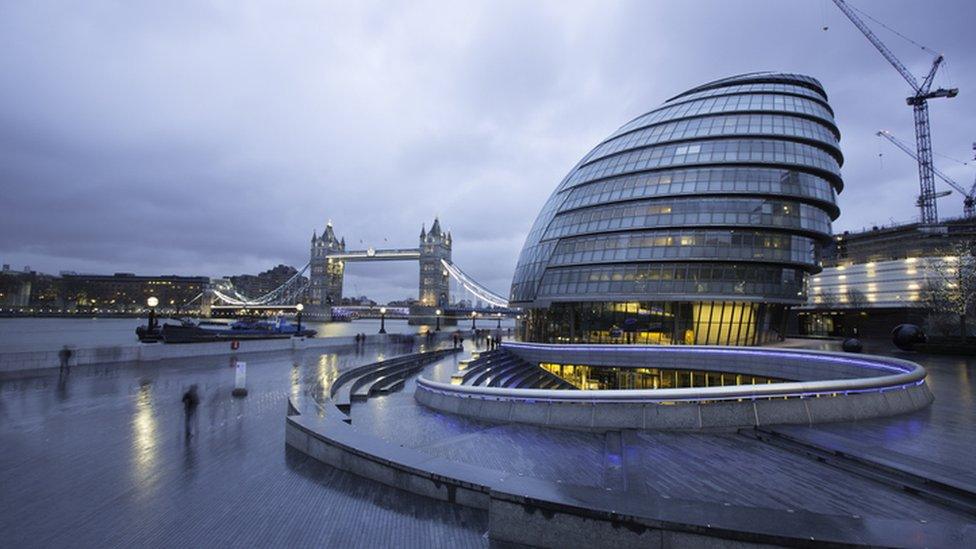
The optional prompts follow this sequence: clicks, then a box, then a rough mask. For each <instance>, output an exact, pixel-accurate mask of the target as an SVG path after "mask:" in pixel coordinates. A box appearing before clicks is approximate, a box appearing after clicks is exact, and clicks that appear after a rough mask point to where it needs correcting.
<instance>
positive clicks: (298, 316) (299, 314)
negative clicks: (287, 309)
mask: <svg viewBox="0 0 976 549" xmlns="http://www.w3.org/2000/svg"><path fill="white" fill-rule="evenodd" d="M295 310H296V311H298V314H297V315H295V317H296V320H298V335H301V333H302V311H304V310H305V306H304V305H302V304H301V303H299V304H298V305H295Z"/></svg>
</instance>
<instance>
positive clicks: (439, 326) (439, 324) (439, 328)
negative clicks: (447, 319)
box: [434, 309, 442, 332]
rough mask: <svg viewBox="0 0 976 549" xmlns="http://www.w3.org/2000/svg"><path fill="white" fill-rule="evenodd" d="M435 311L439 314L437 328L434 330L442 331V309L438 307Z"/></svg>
mask: <svg viewBox="0 0 976 549" xmlns="http://www.w3.org/2000/svg"><path fill="white" fill-rule="evenodd" d="M434 312H435V313H436V314H437V329H436V330H434V331H435V332H439V331H441V312H442V311H441V310H440V309H437V310H436V311H434Z"/></svg>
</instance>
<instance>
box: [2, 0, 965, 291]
mask: <svg viewBox="0 0 976 549" xmlns="http://www.w3.org/2000/svg"><path fill="white" fill-rule="evenodd" d="M851 3H852V4H853V5H855V6H857V7H859V8H861V9H863V10H865V11H866V12H868V13H870V14H871V15H873V16H874V17H876V18H877V19H879V20H881V21H883V22H885V23H886V24H888V25H889V26H891V27H893V28H895V29H897V30H899V31H901V32H902V33H904V34H905V35H907V36H909V37H911V38H913V39H914V40H916V41H918V42H920V43H922V44H925V45H927V46H929V47H931V48H933V49H936V50H938V51H942V52H944V53H945V55H946V58H947V64H946V68H945V70H943V71H942V72H941V73H940V76H939V78H938V79H937V81H936V85H937V86H947V87H948V86H953V87H958V88H960V93H959V96H958V97H956V98H955V99H950V100H944V99H940V100H935V101H933V102H932V103H931V108H930V110H931V116H932V133H933V142H934V146H935V149H936V151H937V152H940V153H943V154H945V155H948V156H951V157H955V158H957V159H960V160H969V159H971V158H972V150H971V149H970V147H971V144H972V142H973V141H974V140H976V127H974V123H973V122H974V119H976V116H974V115H976V77H974V74H976V70H974V69H976V62H974V59H973V52H974V51H976V38H974V34H973V21H976V2H973V1H971V0H958V1H948V0H946V1H931V2H917V1H912V0H899V1H880V0H875V1H868V0H853V1H852V2H851ZM824 25H827V26H828V27H829V28H828V30H826V31H824V30H822V27H823V26H824ZM876 28H877V27H876ZM877 32H878V34H879V36H881V38H882V39H883V40H885V41H886V42H887V43H888V44H889V46H890V47H891V48H892V49H893V50H894V51H895V52H896V54H897V55H899V56H900V57H901V58H902V59H903V60H904V62H905V63H906V64H907V65H908V66H909V67H910V68H911V70H912V71H913V72H915V73H916V74H923V75H924V73H925V72H926V70H927V69H928V67H929V64H930V61H931V57H930V55H929V54H928V53H926V52H924V51H922V50H920V49H919V48H917V47H915V46H913V45H912V44H910V43H909V42H907V41H905V40H903V39H901V38H898V37H897V36H895V35H893V34H891V33H890V32H888V31H885V30H884V29H880V28H878V30H877ZM757 70H782V71H790V72H800V73H804V74H809V75H811V76H814V77H816V78H818V79H820V81H821V82H823V84H824V86H825V87H826V89H827V92H828V94H829V95H830V102H831V105H832V106H833V108H834V110H835V112H836V116H837V122H838V124H839V126H840V129H841V132H842V141H841V146H842V148H843V151H844V154H845V155H846V163H845V165H844V168H843V175H844V179H845V181H846V185H847V190H845V192H844V193H843V194H842V195H841V196H840V206H841V212H842V213H841V217H840V219H839V220H838V221H837V222H836V223H835V225H834V230H835V231H842V230H846V229H854V228H860V227H864V226H870V225H872V224H888V223H890V222H891V220H896V221H904V220H910V219H912V218H913V217H914V216H916V215H917V212H916V208H915V207H914V202H915V196H916V195H917V193H918V183H917V172H916V168H915V165H914V163H913V161H912V160H911V159H909V158H908V157H907V156H905V155H904V154H903V153H902V152H900V151H898V150H896V149H894V148H893V147H892V146H891V145H890V144H888V143H886V142H881V141H880V140H879V139H878V138H877V137H875V135H874V134H875V131H876V130H878V129H880V128H885V129H889V130H891V131H892V132H894V133H895V134H896V135H898V136H900V137H901V138H902V139H903V140H905V141H906V142H908V143H914V137H913V126H912V113H911V108H910V107H908V106H907V105H906V104H905V100H904V98H905V97H906V96H907V95H908V94H909V88H908V85H907V84H906V83H905V82H904V81H903V80H902V79H901V77H900V76H899V75H898V74H897V73H896V72H895V70H894V69H893V68H892V67H891V66H889V65H888V64H887V63H886V62H885V61H884V59H883V58H882V57H881V56H880V55H879V54H878V52H877V51H876V50H875V49H874V48H873V47H872V46H871V45H870V44H869V43H868V42H867V40H866V39H865V38H864V37H863V36H862V35H861V34H860V33H859V32H858V31H857V30H856V29H855V28H854V27H853V26H852V25H851V23H850V22H849V21H847V19H846V18H844V17H843V15H842V14H841V13H840V12H839V11H837V9H836V8H835V7H834V6H833V4H832V3H831V2H827V1H825V0H767V1H760V0H751V1H739V2H733V1H728V0H723V1H687V2H666V3H665V2H649V1H636V2H607V1H605V0H604V1H599V2H576V1H559V2H526V1H522V2H511V3H507V2H499V1H492V2H486V3H483V4H481V3H476V2H468V1H461V2H457V1H455V2H443V3H424V2H415V1H413V2H403V3H400V4H397V3H393V2H376V3H367V2H334V3H327V2H312V1H309V2H282V1H275V2H241V1H231V0H228V1H226V2H213V3H210V2H204V1H200V0H193V1H187V2H176V1H167V2H148V1H147V2H121V1H120V2H97V1H87V2H77V3H72V2H64V1H57V2H51V3H48V2H43V1H40V0H31V1H28V2H15V1H7V2H2V3H0V75H2V76H0V82H2V84H0V261H2V262H3V263H10V264H12V266H13V267H14V268H22V267H23V266H24V265H30V266H31V267H32V268H33V269H35V270H39V271H43V272H52V273H56V272H58V271H60V270H74V271H80V272H98V273H111V272H117V271H132V272H137V273H145V274H158V273H177V274H201V275H209V276H224V275H230V274H237V273H256V272H258V271H261V270H264V269H267V268H269V267H271V266H273V265H276V264H278V263H287V264H290V265H295V266H299V267H300V266H302V265H304V264H305V262H306V261H307V260H308V243H309V239H310V238H311V233H312V231H313V230H318V231H320V232H321V230H322V228H323V227H324V225H325V223H326V221H327V220H329V219H331V220H333V222H334V225H335V228H336V230H337V232H338V233H339V234H340V235H343V236H345V238H346V242H347V243H348V244H349V245H350V246H351V247H359V246H360V241H362V243H363V245H364V246H365V245H373V246H376V247H381V246H384V245H391V246H414V245H416V242H417V236H418V234H419V232H420V226H421V224H422V223H427V225H428V227H429V226H430V222H431V220H432V219H433V217H434V216H435V215H439V216H440V218H441V223H442V224H443V225H444V226H445V227H446V228H448V229H450V230H452V231H453V235H454V238H455V244H454V260H455V262H456V263H458V264H459V265H461V267H462V268H463V269H465V270H466V271H467V272H468V273H469V274H471V275H472V276H474V277H475V278H477V279H478V280H480V281H483V282H484V283H486V284H487V285H488V286H490V287H491V288H493V289H495V290H496V291H498V292H499V293H502V294H505V295H507V293H508V286H509V284H510V282H511V276H512V271H513V269H514V266H515V261H516V258H517V256H518V252H519V250H520V249H521V246H522V243H523V241H524V238H525V233H526V232H527V230H528V228H529V226H530V225H531V223H532V221H533V220H534V218H535V215H536V214H537V212H538V210H539V208H540V207H541V205H542V203H543V202H544V201H545V199H546V198H547V196H548V195H549V194H550V192H551V191H552V190H553V189H554V188H555V186H556V185H557V183H558V182H559V181H560V180H561V179H562V177H563V176H564V175H565V174H566V172H567V171H568V170H569V169H570V168H571V167H572V166H573V165H574V164H575V162H576V161H577V160H579V158H580V157H582V156H583V155H584V154H585V153H586V152H587V151H588V150H589V149H590V148H592V147H593V146H594V145H596V144H597V143H598V142H599V141H600V140H602V139H603V138H605V137H606V136H607V135H609V134H610V133H611V132H612V131H613V130H615V129H616V128H617V127H619V126H620V125H622V124H623V123H625V122H626V121H628V120H630V119H631V118H633V117H634V116H637V115H639V114H641V113H643V112H646V111H648V110H651V109H653V108H656V107H657V106H659V105H660V104H661V103H662V102H663V101H664V100H666V99H667V98H668V97H671V96H673V95H675V94H677V93H680V92H681V91H683V90H685V89H688V88H690V87H692V86H695V85H697V84H700V83H703V82H707V81H710V80H714V79H717V78H721V77H725V76H729V75H733V74H738V73H743V72H751V71H757ZM879 152H880V153H883V156H881V157H879ZM936 161H937V167H939V168H940V169H942V170H943V171H945V172H946V173H948V174H950V175H951V176H954V177H956V178H957V179H958V180H959V181H960V182H961V183H964V184H965V186H966V187H968V186H969V185H972V183H973V177H974V175H976V170H974V169H973V163H970V166H963V165H961V164H958V163H955V162H953V161H952V160H949V159H946V158H943V157H936ZM940 187H942V188H944V185H942V184H941V182H940ZM961 204H962V198H961V197H960V196H958V195H956V196H951V197H948V198H943V199H941V201H940V204H939V213H940V215H941V216H943V217H945V216H955V215H959V214H960V212H961V209H962V206H961ZM416 286H417V266H416V264H412V263H391V264H385V263H384V264H355V265H351V266H350V267H349V269H348V270H347V277H346V289H345V293H346V295H353V294H368V295H370V296H372V297H374V298H379V299H383V300H388V299H393V298H402V297H406V296H413V297H416V293H417V290H416Z"/></svg>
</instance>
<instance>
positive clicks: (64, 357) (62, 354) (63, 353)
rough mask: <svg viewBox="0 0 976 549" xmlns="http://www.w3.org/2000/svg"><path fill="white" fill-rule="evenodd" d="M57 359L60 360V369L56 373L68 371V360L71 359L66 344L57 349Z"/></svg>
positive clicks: (69, 350)
mask: <svg viewBox="0 0 976 549" xmlns="http://www.w3.org/2000/svg"><path fill="white" fill-rule="evenodd" d="M58 359H59V360H60V361H61V369H60V370H58V373H59V374H61V375H63V374H65V373H67V372H68V368H69V365H68V361H70V360H71V349H69V348H68V346H67V345H65V346H64V347H62V348H61V350H60V351H58Z"/></svg>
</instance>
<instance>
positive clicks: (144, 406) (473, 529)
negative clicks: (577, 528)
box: [0, 348, 487, 547]
mask: <svg viewBox="0 0 976 549" xmlns="http://www.w3.org/2000/svg"><path fill="white" fill-rule="evenodd" d="M408 350H409V349H399V350H394V349H387V350H386V352H387V354H390V352H391V351H396V352H400V353H403V352H407V351H408ZM380 356H381V354H380V352H379V351H378V350H377V349H375V348H372V349H371V348H367V349H365V350H363V351H362V352H359V353H357V352H354V351H350V352H347V353H341V354H325V355H321V356H319V355H318V354H306V355H305V356H303V357H301V358H300V359H298V360H293V357H291V356H288V355H284V356H265V357H258V356H255V357H251V358H248V359H247V362H248V369H247V370H248V373H247V386H248V390H249V394H248V396H247V397H245V398H242V399H236V398H234V397H232V396H231V390H232V389H233V387H234V370H233V369H232V368H230V367H229V363H228V359H227V357H223V358H215V359H194V360H184V361H178V362H168V363H166V364H164V365H141V366H133V367H119V366H110V367H80V368H75V369H74V370H73V371H72V372H71V373H70V375H69V376H68V377H67V380H66V381H65V382H63V383H59V378H58V374H57V371H56V370H55V371H54V373H53V374H49V375H45V376H42V377H34V378H29V379H20V380H7V381H2V382H0V447H2V448H3V451H2V452H0V486H2V489H0V539H3V540H4V542H3V544H2V545H4V546H6V547H54V546H58V547H108V546H128V547H133V546H150V547H160V546H183V547H202V546H236V547H241V546H254V547H267V546H288V547H300V546H338V545H343V546H359V547H369V546H372V547H392V546H412V547H420V546H431V545H436V546H441V547H446V546H450V547H466V546H483V545H485V544H486V543H487V541H486V540H485V538H484V537H483V535H484V533H485V531H486V529H487V516H486V514H484V513H482V512H476V511H472V510H470V509H466V508H462V507H456V506H451V505H448V504H445V503H440V502H435V501H431V500H428V499H425V498H422V497H420V496H415V495H412V494H407V493H402V492H397V491H394V490H389V489H386V488H385V487H383V486H380V485H378V484H376V483H373V482H370V481H366V480H363V479H360V478H358V477H355V476H352V475H349V474H347V473H343V472H340V471H337V470H334V469H330V468H328V467H326V466H324V465H321V464H319V463H318V462H316V461H314V460H311V459H309V458H307V457H305V456H304V455H302V454H300V453H298V452H294V451H293V450H289V449H286V447H285V443H284V437H285V434H284V433H285V411H286V407H287V399H288V397H289V396H291V395H294V394H296V393H297V392H299V391H304V390H306V389H308V390H311V391H313V392H314V391H321V390H322V388H323V387H327V386H328V383H329V382H330V381H331V379H333V378H334V377H335V376H336V375H337V373H338V372H339V371H341V370H344V369H346V368H351V367H353V366H356V365H360V364H365V363H368V362H372V361H375V360H376V359H377V358H380ZM191 384H197V385H198V386H199V389H200V395H201V397H202V398H201V404H200V406H199V410H198V413H197V418H196V420H195V422H194V425H193V428H194V429H195V434H194V436H192V437H190V438H189V439H187V438H186V437H185V436H184V414H183V406H182V403H181V400H180V399H181V396H182V394H183V392H184V391H185V390H186V389H187V388H188V387H189V385H191Z"/></svg>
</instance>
